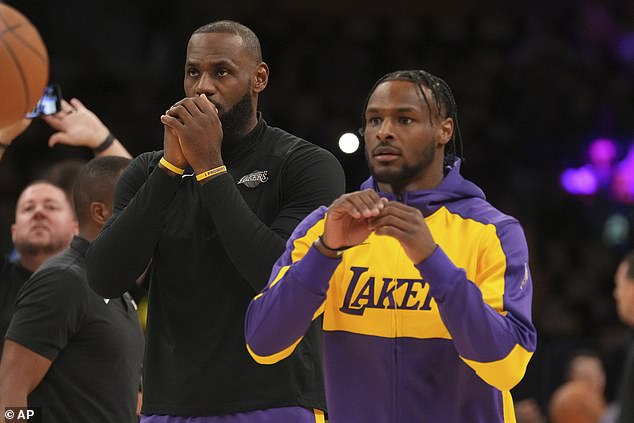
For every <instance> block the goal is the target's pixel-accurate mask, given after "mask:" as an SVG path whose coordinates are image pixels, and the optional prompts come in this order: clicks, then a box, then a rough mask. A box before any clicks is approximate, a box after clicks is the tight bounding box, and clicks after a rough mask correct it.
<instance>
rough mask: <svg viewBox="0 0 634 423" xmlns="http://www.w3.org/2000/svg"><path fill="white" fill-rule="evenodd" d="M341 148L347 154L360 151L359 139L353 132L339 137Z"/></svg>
mask: <svg viewBox="0 0 634 423" xmlns="http://www.w3.org/2000/svg"><path fill="white" fill-rule="evenodd" d="M339 148H340V149H341V151H343V152H344V153H346V154H352V153H354V152H355V151H357V150H358V149H359V138H357V136H356V135H355V134H353V133H351V132H346V133H345V134H343V135H342V136H341V137H339Z"/></svg>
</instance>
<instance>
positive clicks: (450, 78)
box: [0, 0, 634, 406]
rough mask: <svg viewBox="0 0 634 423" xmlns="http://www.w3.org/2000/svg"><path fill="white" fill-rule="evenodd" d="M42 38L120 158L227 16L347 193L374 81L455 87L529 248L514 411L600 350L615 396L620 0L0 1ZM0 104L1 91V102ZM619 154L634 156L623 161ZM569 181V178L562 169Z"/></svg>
mask: <svg viewBox="0 0 634 423" xmlns="http://www.w3.org/2000/svg"><path fill="white" fill-rule="evenodd" d="M6 3H8V4H10V5H13V6H14V7H16V8H17V9H18V10H20V11H21V12H22V13H24V14H25V15H26V16H27V17H28V18H29V19H30V20H31V21H32V22H33V23H34V24H35V25H36V26H37V28H38V29H39V30H40V33H41V34H42V37H43V39H44V40H45V42H46V44H47V47H48V50H49V55H50V60H51V76H50V81H51V82H57V83H59V84H60V85H61V87H62V91H63V93H64V96H65V97H66V98H67V99H69V98H71V97H78V98H79V99H81V100H82V102H83V103H84V104H85V105H86V106H87V107H88V108H90V109H91V110H93V111H94V112H95V113H96V114H97V115H98V116H99V117H100V118H101V119H102V121H103V122H104V123H105V124H106V125H108V127H109V128H110V129H111V131H112V132H113V133H114V134H115V135H116V136H117V137H118V138H119V139H120V140H121V141H122V142H123V143H124V144H125V146H126V147H127V148H128V150H129V151H130V152H131V153H132V154H133V155H138V154H139V153H141V152H144V151H148V150H156V149H160V148H161V147H162V134H163V129H162V125H161V123H160V121H159V116H160V114H161V113H162V112H163V111H164V110H166V109H167V108H168V107H169V106H170V105H171V104H172V103H174V102H175V101H177V100H179V99H181V98H182V77H183V65H184V55H185V47H186V44H187V40H188V38H189V35H190V33H191V32H192V31H193V30H194V29H195V28H197V27H198V26H200V25H203V24H205V23H208V22H210V21H213V20H218V19H234V20H238V21H240V22H242V23H244V24H246V25H247V26H249V27H251V28H252V29H253V30H254V31H255V32H256V34H258V36H259V37H260V41H261V43H262V48H263V53H264V60H265V61H266V62H267V63H268V64H269V66H270V69H271V76H270V83H269V86H268V88H267V89H266V91H265V92H264V94H263V95H262V96H261V97H260V98H261V100H260V110H262V112H263V115H264V118H265V119H266V120H267V121H268V123H270V124H272V125H274V126H280V127H282V128H284V129H286V130H288V131H290V132H292V133H294V134H296V135H298V136H301V137H303V138H306V139H308V140H310V141H312V142H314V143H316V144H319V145H321V146H323V147H325V148H327V149H328V150H330V151H331V152H333V153H334V154H335V155H336V156H337V157H338V158H339V160H340V161H341V163H342V164H343V166H344V169H345V170H346V172H347V183H348V190H354V189H356V188H357V187H358V185H359V184H360V183H361V181H363V180H364V179H365V178H366V176H367V170H366V166H365V159H364V153H363V149H362V148H361V149H359V150H357V151H356V152H354V153H351V154H346V153H343V152H342V151H341V150H339V147H338V140H339V137H340V136H341V135H342V134H344V133H346V132H355V131H356V130H357V129H358V126H359V124H360V114H361V107H362V104H363V102H364V100H365V96H366V94H367V92H368V90H369V89H370V87H371V86H372V84H373V82H374V81H375V80H376V79H377V78H378V77H379V76H381V75H383V74H384V73H386V72H388V71H392V70H395V69H397V68H401V69H403V68H422V69H425V70H428V71H430V72H431V73H433V74H436V75H438V76H440V77H442V78H444V79H445V80H446V81H447V82H448V83H449V85H450V86H451V87H452V89H453V91H454V95H455V97H456V101H457V103H458V116H459V120H460V125H461V129H462V134H463V139H464V142H465V145H464V153H465V156H466V159H467V160H466V162H465V164H464V165H463V173H464V174H465V175H466V176H467V177H468V178H470V179H471V180H473V181H475V182H476V183H478V184H479V185H480V186H482V187H483V189H484V191H485V192H486V193H487V195H488V198H489V200H490V201H491V202H492V203H493V204H494V205H496V206H497V207H499V208H500V209H502V210H503V211H506V212H508V213H510V214H512V215H514V216H516V217H518V218H519V219H520V221H521V222H522V224H523V226H524V228H525V230H526V233H527V238H528V241H529V247H530V251H531V254H532V258H531V260H532V263H531V269H532V272H533V278H534V290H535V292H534V307H533V318H534V322H535V324H536V326H537V328H538V333H539V344H538V351H537V353H536V355H535V356H534V358H533V361H532V362H531V364H530V366H529V369H528V373H527V376H526V378H525V379H524V381H523V382H522V383H521V384H520V385H519V386H518V387H517V388H516V389H515V390H514V395H515V397H516V399H521V398H526V397H534V398H537V400H538V401H539V402H540V404H541V405H542V406H544V405H545V404H546V402H547V400H548V398H549V396H550V394H551V393H552V391H553V390H554V388H555V387H556V386H557V385H559V383H561V380H562V378H563V365H564V363H565V362H566V360H567V359H568V357H569V355H570V354H571V352H572V351H574V350H575V349H577V348H590V349H595V350H596V351H598V352H599V354H600V355H601V357H602V358H603V360H604V363H605V365H606V368H607V372H608V388H607V392H606V394H607V397H608V399H613V398H614V395H615V389H616V384H617V382H618V378H619V375H620V370H621V366H622V364H623V353H624V350H623V348H624V346H625V343H626V342H627V340H628V339H629V336H630V335H629V331H628V328H626V327H625V326H624V325H622V324H621V323H620V322H619V321H618V318H617V316H616V313H615V305H614V300H613V299H612V289H613V273H614V270H615V267H616V264H617V261H618V259H619V258H620V257H621V255H622V254H623V252H624V251H626V250H627V249H630V248H632V246H633V242H632V241H633V236H632V233H633V230H632V226H633V225H634V218H633V216H634V213H633V211H632V210H633V207H632V206H633V205H634V182H633V179H634V76H633V75H634V2H632V1H625V0H612V1H599V0H574V1H573V0H561V1H534V2H529V3H525V4H521V5H520V4H513V5H511V4H509V3H508V2H502V1H500V2H495V1H483V2H469V1H465V0H463V1H457V2H421V1H417V0H392V1H389V2H385V1H378V0H364V1H360V0H354V1H342V0H322V1H319V2H307V1H287V0H271V1H267V2H262V1H256V0H244V1H229V2H219V1H209V0H207V1H203V0H183V1H178V2H175V1H168V0H154V1H150V0H139V1H124V0H110V1H82V0H62V1H46V2H42V1H28V0H24V1H7V2H6ZM0 95H1V93H0ZM51 133H52V132H51V129H50V128H49V127H48V126H47V125H46V124H44V123H43V122H40V121H36V122H34V124H33V125H32V126H31V128H30V129H29V130H28V131H27V132H26V133H25V134H23V135H22V136H21V137H20V138H18V139H17V140H16V141H15V142H14V143H13V145H12V146H11V148H10V149H9V150H8V151H7V152H6V154H5V156H4V158H3V160H2V162H0V228H1V231H0V247H1V249H2V253H5V254H6V253H8V252H9V251H10V250H11V247H12V246H11V243H10V236H9V226H10V224H11V223H12V222H13V208H14V205H15V200H16V198H17V195H18V193H19V191H20V190H21V189H22V188H23V187H24V185H25V184H27V183H28V182H29V181H30V180H32V179H34V178H36V177H38V175H41V173H42V172H43V171H44V170H45V169H46V167H47V166H49V165H50V164H51V163H54V162H56V161H58V160H60V159H62V158H66V157H78V158H84V159H87V158H89V157H90V156H91V154H90V152H89V151H87V150H86V151H83V150H76V149H72V148H69V147H66V146H61V145H58V146H56V147H55V148H53V149H49V148H48V147H47V143H46V141H47V139H48V137H49V136H50V134H51ZM628 154H629V155H628ZM566 171H567V173H565V172H566Z"/></svg>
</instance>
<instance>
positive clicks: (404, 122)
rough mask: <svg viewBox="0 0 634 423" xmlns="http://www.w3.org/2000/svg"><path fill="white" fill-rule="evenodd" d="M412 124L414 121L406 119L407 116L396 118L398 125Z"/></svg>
mask: <svg viewBox="0 0 634 423" xmlns="http://www.w3.org/2000/svg"><path fill="white" fill-rule="evenodd" d="M412 122H414V120H413V119H412V118H409V117H407V116H401V117H399V118H398V123H401V124H403V125H409V124H410V123H412Z"/></svg>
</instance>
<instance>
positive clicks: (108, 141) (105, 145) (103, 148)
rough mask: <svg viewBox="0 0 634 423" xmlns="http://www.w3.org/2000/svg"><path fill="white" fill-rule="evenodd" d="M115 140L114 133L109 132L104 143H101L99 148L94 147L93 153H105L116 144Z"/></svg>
mask: <svg viewBox="0 0 634 423" xmlns="http://www.w3.org/2000/svg"><path fill="white" fill-rule="evenodd" d="M114 140H115V137H114V135H112V132H108V135H106V137H105V138H104V139H103V141H101V143H100V144H99V145H98V146H96V147H93V149H92V151H93V153H95V154H99V153H103V152H104V151H106V150H107V149H108V148H110V146H111V145H112V144H113V143H114Z"/></svg>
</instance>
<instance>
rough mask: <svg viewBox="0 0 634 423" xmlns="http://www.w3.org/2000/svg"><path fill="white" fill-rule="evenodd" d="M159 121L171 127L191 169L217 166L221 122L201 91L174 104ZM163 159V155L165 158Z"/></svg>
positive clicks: (200, 170) (214, 107) (219, 161)
mask: <svg viewBox="0 0 634 423" xmlns="http://www.w3.org/2000/svg"><path fill="white" fill-rule="evenodd" d="M161 122H163V124H164V125H165V126H167V127H169V128H171V129H173V130H174V132H175V133H176V135H177V136H178V141H179V143H180V147H181V150H182V152H183V155H184V157H185V158H186V159H187V162H188V163H189V164H190V165H191V166H192V168H193V169H194V172H195V173H197V174H198V173H201V172H204V171H206V170H209V169H213V168H215V167H218V166H221V165H222V164H223V162H222V155H221V152H220V146H221V144H222V124H221V123H220V118H219V117H218V109H216V106H214V105H213V103H211V102H210V101H209V99H208V98H207V97H206V96H205V95H204V94H201V95H200V96H196V97H188V98H184V99H183V100H181V101H179V102H178V103H176V104H174V105H173V106H172V107H171V108H170V109H169V110H168V111H167V112H166V113H165V115H163V116H161ZM166 159H167V158H166Z"/></svg>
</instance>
